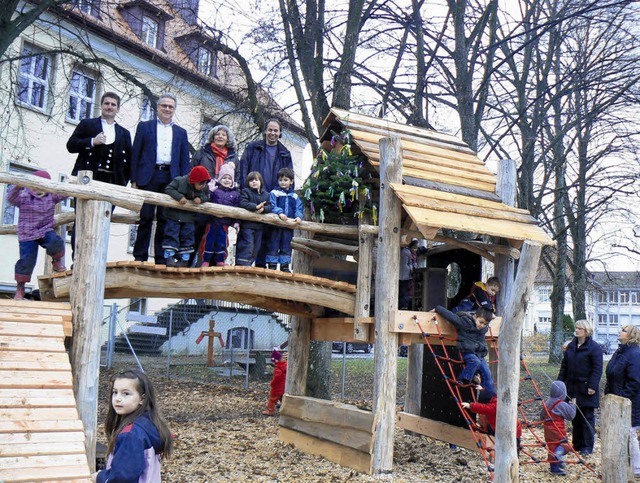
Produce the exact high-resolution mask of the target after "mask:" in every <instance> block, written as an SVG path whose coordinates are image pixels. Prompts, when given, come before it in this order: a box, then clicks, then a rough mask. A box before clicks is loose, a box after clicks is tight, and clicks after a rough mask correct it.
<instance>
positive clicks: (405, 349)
mask: <svg viewBox="0 0 640 483" xmlns="http://www.w3.org/2000/svg"><path fill="white" fill-rule="evenodd" d="M408 354H409V346H408V345H401V346H398V357H407V355H408Z"/></svg>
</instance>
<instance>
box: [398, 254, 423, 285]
mask: <svg viewBox="0 0 640 483" xmlns="http://www.w3.org/2000/svg"><path fill="white" fill-rule="evenodd" d="M416 261H417V256H414V255H413V253H411V249H410V248H409V247H408V246H406V247H402V249H401V250H400V275H399V277H398V278H399V279H400V280H411V276H412V275H413V271H414V270H415V269H416V267H417V266H418V264H417V262H416Z"/></svg>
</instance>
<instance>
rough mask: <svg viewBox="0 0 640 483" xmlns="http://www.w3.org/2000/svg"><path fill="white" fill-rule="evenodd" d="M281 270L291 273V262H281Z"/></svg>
mask: <svg viewBox="0 0 640 483" xmlns="http://www.w3.org/2000/svg"><path fill="white" fill-rule="evenodd" d="M280 271H281V272H286V273H291V270H289V264H288V263H281V264H280Z"/></svg>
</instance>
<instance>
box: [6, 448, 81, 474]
mask: <svg viewBox="0 0 640 483" xmlns="http://www.w3.org/2000/svg"><path fill="white" fill-rule="evenodd" d="M82 464H85V465H86V464H87V457H86V456H85V455H84V454H69V455H58V456H56V457H55V458H49V457H47V456H24V457H23V456H14V457H7V458H2V465H0V467H1V468H3V469H27V468H40V469H41V470H42V471H43V472H44V473H46V472H47V469H48V468H50V467H51V468H53V467H56V466H72V465H82ZM0 471H2V470H0ZM1 477H2V473H1V472H0V478H1Z"/></svg>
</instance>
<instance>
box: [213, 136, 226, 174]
mask: <svg viewBox="0 0 640 483" xmlns="http://www.w3.org/2000/svg"><path fill="white" fill-rule="evenodd" d="M211 151H213V156H214V158H215V159H216V173H215V176H212V177H217V176H218V173H219V172H220V167H221V166H222V165H223V164H224V160H225V159H227V155H228V154H229V148H227V147H226V146H224V147H222V148H221V147H219V146H218V145H217V144H215V143H211Z"/></svg>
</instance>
